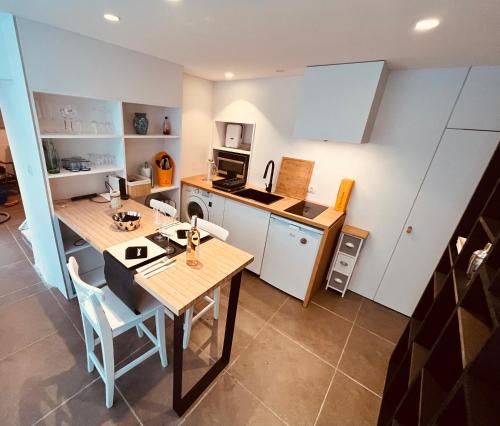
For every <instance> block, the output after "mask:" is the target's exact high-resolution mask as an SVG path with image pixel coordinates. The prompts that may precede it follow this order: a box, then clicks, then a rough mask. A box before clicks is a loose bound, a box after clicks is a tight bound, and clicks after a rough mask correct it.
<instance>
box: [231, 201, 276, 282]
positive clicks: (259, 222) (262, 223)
mask: <svg viewBox="0 0 500 426" xmlns="http://www.w3.org/2000/svg"><path fill="white" fill-rule="evenodd" d="M270 217H271V214H270V213H269V212H267V211H265V210H262V209H258V208H256V207H252V206H249V205H248V204H243V203H238V202H236V201H233V200H229V199H228V200H226V206H225V208H224V222H223V227H224V228H225V229H227V230H228V231H229V237H228V238H227V242H228V243H229V244H232V245H233V246H235V247H238V248H239V249H241V250H245V251H246V252H248V253H250V254H252V255H253V256H254V257H255V259H254V261H253V262H252V263H251V264H250V265H248V267H247V269H248V270H250V271H252V272H255V273H256V274H260V269H261V267H262V257H263V256H264V248H265V246H266V238H267V229H268V228H269V219H270Z"/></svg>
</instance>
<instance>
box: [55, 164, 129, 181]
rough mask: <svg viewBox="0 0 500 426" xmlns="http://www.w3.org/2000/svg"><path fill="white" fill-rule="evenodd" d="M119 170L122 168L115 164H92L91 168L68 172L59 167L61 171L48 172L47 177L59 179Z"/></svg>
mask: <svg viewBox="0 0 500 426" xmlns="http://www.w3.org/2000/svg"><path fill="white" fill-rule="evenodd" d="M120 170H123V167H120V166H116V165H109V166H94V167H92V170H88V171H81V172H70V171H69V170H65V169H61V171H60V172H59V173H57V174H48V175H47V176H48V178H49V179H60V178H66V177H76V176H84V175H95V174H98V173H111V172H118V171H120Z"/></svg>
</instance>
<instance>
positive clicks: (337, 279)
mask: <svg viewBox="0 0 500 426" xmlns="http://www.w3.org/2000/svg"><path fill="white" fill-rule="evenodd" d="M333 281H335V282H336V283H337V284H342V283H343V281H342V280H341V279H340V278H334V279H333Z"/></svg>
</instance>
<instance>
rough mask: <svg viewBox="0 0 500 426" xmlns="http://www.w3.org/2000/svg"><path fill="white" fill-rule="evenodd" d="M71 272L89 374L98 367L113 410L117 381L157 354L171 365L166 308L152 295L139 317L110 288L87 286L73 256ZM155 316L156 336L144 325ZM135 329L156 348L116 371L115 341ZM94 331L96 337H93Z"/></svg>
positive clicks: (163, 362) (107, 400)
mask: <svg viewBox="0 0 500 426" xmlns="http://www.w3.org/2000/svg"><path fill="white" fill-rule="evenodd" d="M68 271H69V274H70V276H71V279H72V281H73V284H74V286H75V290H76V295H77V297H78V303H79V305H80V311H81V315H82V322H83V331H84V334H85V348H86V351H87V370H88V371H89V373H90V372H92V371H93V370H94V367H95V368H96V369H97V371H98V372H99V374H100V376H101V378H102V380H103V382H104V384H105V387H106V407H108V408H111V407H112V406H113V396H114V389H115V380H116V379H118V378H119V377H121V376H122V375H123V374H125V373H127V372H128V371H130V370H131V369H132V368H134V367H136V366H137V365H139V364H140V363H141V362H143V361H145V360H146V359H147V358H149V357H151V356H152V355H154V354H156V353H157V352H158V353H159V355H160V360H161V365H162V366H163V367H166V366H167V365H168V358H167V347H166V340H165V317H164V310H163V308H164V307H163V305H162V304H161V303H160V302H158V301H157V300H156V299H154V298H153V297H152V296H150V297H147V298H146V299H147V300H145V301H144V303H143V304H142V306H140V307H139V308H138V310H139V311H140V312H141V313H140V314H137V315H136V314H135V313H134V312H132V310H131V309H130V308H129V307H128V306H127V305H125V303H123V302H122V301H121V300H120V299H119V298H118V296H116V295H115V294H114V293H113V292H112V291H111V290H110V288H109V287H108V286H104V287H101V288H97V287H93V286H91V285H89V284H87V283H85V282H84V281H83V280H82V279H81V278H80V275H79V274H78V263H77V262H76V260H75V258H74V257H70V258H69V260H68ZM153 316H154V317H155V322H156V336H154V335H153V334H152V333H151V331H149V329H148V328H147V327H146V326H145V325H144V321H145V320H147V319H149V318H151V317H153ZM134 327H137V328H139V329H141V331H142V333H144V334H146V336H147V337H148V338H149V339H150V340H151V342H153V345H154V346H153V347H152V348H151V349H150V350H148V351H147V352H146V353H144V354H143V355H141V356H139V357H137V358H135V359H134V360H133V361H131V362H129V363H128V364H126V365H124V366H123V367H122V368H120V369H119V370H117V371H115V362H114V347H113V339H114V338H115V337H117V336H119V335H120V334H122V333H124V332H125V331H127V330H130V329H131V328H134ZM94 331H95V333H96V334H97V336H98V337H97V338H94ZM98 344H100V345H101V352H102V359H103V364H101V363H100V361H99V360H98V359H97V357H96V355H95V352H94V349H95V346H96V345H98Z"/></svg>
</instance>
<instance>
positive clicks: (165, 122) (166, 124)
mask: <svg viewBox="0 0 500 426" xmlns="http://www.w3.org/2000/svg"><path fill="white" fill-rule="evenodd" d="M171 131H172V126H171V125H170V120H169V119H168V117H165V120H163V134H164V135H169V134H170V132H171Z"/></svg>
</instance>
